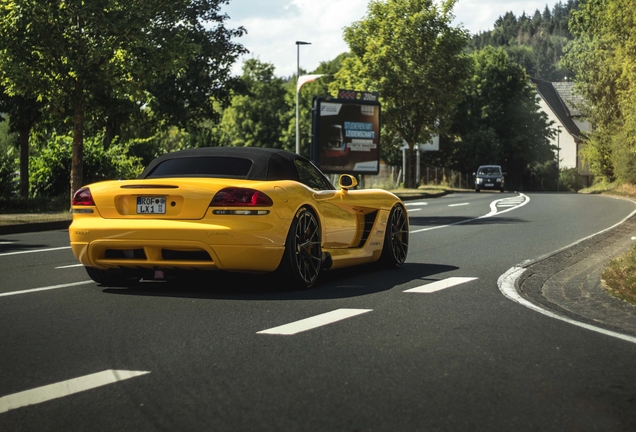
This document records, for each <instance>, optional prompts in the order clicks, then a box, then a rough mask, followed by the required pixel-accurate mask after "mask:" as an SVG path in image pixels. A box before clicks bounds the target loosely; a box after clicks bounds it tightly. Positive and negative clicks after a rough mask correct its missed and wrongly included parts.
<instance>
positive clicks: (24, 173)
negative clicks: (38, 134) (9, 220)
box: [19, 127, 30, 198]
mask: <svg viewBox="0 0 636 432" xmlns="http://www.w3.org/2000/svg"><path fill="white" fill-rule="evenodd" d="M29 133H30V128H28V127H23V128H20V132H19V134H20V196H21V197H22V198H28V196H29Z"/></svg>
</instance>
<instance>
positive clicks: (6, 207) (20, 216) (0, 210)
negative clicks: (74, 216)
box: [0, 196, 71, 225]
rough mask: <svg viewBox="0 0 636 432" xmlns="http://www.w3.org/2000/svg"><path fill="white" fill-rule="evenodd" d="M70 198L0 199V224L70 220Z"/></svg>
mask: <svg viewBox="0 0 636 432" xmlns="http://www.w3.org/2000/svg"><path fill="white" fill-rule="evenodd" d="M69 208H70V199H69V197H66V196H62V197H56V198H26V199H25V198H19V197H12V198H9V199H6V198H1V199H0V225H16V224H25V223H33V222H50V221H58V220H67V219H68V220H70V219H71V213H70V212H69Z"/></svg>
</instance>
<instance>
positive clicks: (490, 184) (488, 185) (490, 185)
mask: <svg viewBox="0 0 636 432" xmlns="http://www.w3.org/2000/svg"><path fill="white" fill-rule="evenodd" d="M484 186H486V187H493V186H494V184H492V183H486V184H485V185H484Z"/></svg>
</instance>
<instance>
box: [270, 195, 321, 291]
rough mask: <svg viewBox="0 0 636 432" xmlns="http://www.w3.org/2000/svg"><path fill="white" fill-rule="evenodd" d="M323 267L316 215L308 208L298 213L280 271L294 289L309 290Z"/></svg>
mask: <svg viewBox="0 0 636 432" xmlns="http://www.w3.org/2000/svg"><path fill="white" fill-rule="evenodd" d="M321 267H322V241H321V232H320V224H319V223H318V219H317V218H316V215H315V214H314V213H313V212H312V211H311V210H309V209H307V208H306V207H302V208H301V209H300V210H298V212H297V213H296V216H295V217H294V220H293V222H292V225H291V228H290V230H289V234H288V235H287V247H286V248H285V254H284V256H283V261H282V262H281V266H280V269H281V271H282V272H284V275H285V276H286V277H287V278H288V279H289V281H290V282H291V284H292V287H293V288H309V287H311V286H312V285H313V284H314V283H315V282H316V280H317V279H318V274H319V273H320V269H321Z"/></svg>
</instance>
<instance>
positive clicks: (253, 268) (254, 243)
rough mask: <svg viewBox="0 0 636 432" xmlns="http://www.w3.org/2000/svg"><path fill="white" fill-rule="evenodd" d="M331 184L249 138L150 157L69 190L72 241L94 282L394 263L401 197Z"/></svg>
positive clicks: (305, 273) (312, 274) (349, 182)
mask: <svg viewBox="0 0 636 432" xmlns="http://www.w3.org/2000/svg"><path fill="white" fill-rule="evenodd" d="M339 184H340V188H341V189H340V190H336V188H334V187H333V185H332V184H331V183H330V182H329V180H327V178H326V177H325V176H324V175H323V174H322V173H321V172H320V170H319V169H318V168H316V166H314V165H313V164H312V163H311V162H310V161H309V160H307V159H305V158H303V157H302V156H299V155H297V154H295V153H290V152H287V151H283V150H275V149H265V148H254V147H209V148H198V149H189V150H183V151H179V152H174V153H169V154H166V155H163V156H161V157H158V158H157V159H155V160H154V161H152V162H151V163H150V165H148V167H147V168H146V169H145V170H144V172H143V173H142V174H141V175H140V177H139V179H137V180H125V181H104V182H99V183H94V184H91V185H88V186H86V187H83V188H81V189H79V190H78V191H77V192H76V193H75V194H74V196H73V201H72V204H73V222H72V224H71V226H70V228H69V234H70V239H71V247H72V250H73V253H74V254H75V256H76V257H77V259H78V260H79V261H80V262H81V263H82V264H84V266H85V267H86V271H87V272H88V275H89V276H90V277H91V278H92V279H93V280H95V281H96V282H98V283H101V284H104V285H111V286H122V285H128V284H132V283H135V282H138V281H139V280H140V279H142V278H143V279H166V278H168V277H171V276H175V275H178V274H179V273H181V272H182V271H213V270H227V271H236V272H251V273H265V272H274V271H278V272H279V273H280V275H281V277H282V278H284V279H285V280H287V282H288V284H289V286H290V287H292V286H293V287H310V286H312V285H313V284H314V283H315V282H316V279H317V278H318V275H319V273H320V272H321V271H322V270H329V269H336V268H342V267H347V266H353V265H358V264H364V263H371V262H375V261H380V262H381V263H382V264H383V265H386V266H388V267H399V266H401V265H402V264H403V263H404V261H405V259H406V255H407V251H408V242H409V229H408V228H409V227H408V217H407V214H406V211H405V208H404V205H403V203H402V201H401V200H400V199H399V198H398V197H396V196H395V195H393V194H391V193H389V192H386V191H384V190H377V189H370V190H353V188H355V186H356V184H357V181H356V179H355V177H352V176H350V175H346V174H345V175H342V176H341V177H340V180H339Z"/></svg>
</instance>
